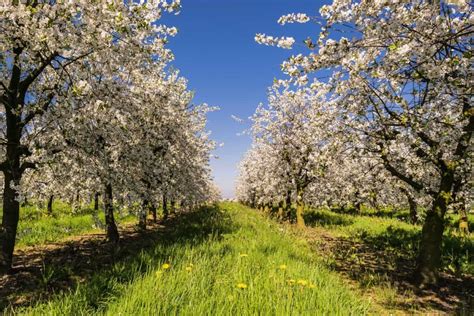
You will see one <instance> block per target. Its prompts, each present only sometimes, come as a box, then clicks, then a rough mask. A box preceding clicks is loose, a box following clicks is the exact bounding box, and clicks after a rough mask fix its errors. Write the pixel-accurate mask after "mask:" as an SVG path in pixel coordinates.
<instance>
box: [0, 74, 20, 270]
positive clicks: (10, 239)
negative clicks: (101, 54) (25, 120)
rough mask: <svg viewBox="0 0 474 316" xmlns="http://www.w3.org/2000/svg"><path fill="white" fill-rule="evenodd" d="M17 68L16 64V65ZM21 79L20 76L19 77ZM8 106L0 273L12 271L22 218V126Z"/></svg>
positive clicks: (0, 238)
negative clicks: (17, 234) (20, 201)
mask: <svg viewBox="0 0 474 316" xmlns="http://www.w3.org/2000/svg"><path fill="white" fill-rule="evenodd" d="M14 68H16V66H14ZM18 79H19V78H18ZM10 98H11V99H14V100H10V104H11V105H16V104H17V100H16V95H14V96H13V95H11V96H10ZM5 108H6V111H5V113H6V123H7V132H6V134H7V135H6V136H7V146H6V147H7V148H6V155H5V160H4V161H3V163H2V171H3V176H4V187H3V218H2V226H1V227H0V240H1V251H0V274H5V273H7V272H8V271H10V269H11V266H12V262H13V251H14V249H15V239H16V232H17V229H18V221H19V219H20V203H19V201H18V192H17V191H16V190H15V187H17V186H19V185H20V181H21V177H22V174H23V170H22V169H23V168H22V167H21V166H20V156H21V151H22V149H21V146H20V138H21V126H20V118H19V117H18V116H17V115H16V114H14V113H13V111H12V109H11V108H10V107H8V106H6V107H5Z"/></svg>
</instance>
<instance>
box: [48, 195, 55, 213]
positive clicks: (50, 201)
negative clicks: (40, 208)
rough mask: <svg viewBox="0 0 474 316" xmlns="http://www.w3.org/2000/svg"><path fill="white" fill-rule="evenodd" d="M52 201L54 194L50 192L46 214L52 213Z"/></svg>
mask: <svg viewBox="0 0 474 316" xmlns="http://www.w3.org/2000/svg"><path fill="white" fill-rule="evenodd" d="M53 201H54V195H53V194H51V195H50V196H49V199H48V214H49V215H53Z"/></svg>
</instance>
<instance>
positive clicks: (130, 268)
mask: <svg viewBox="0 0 474 316" xmlns="http://www.w3.org/2000/svg"><path fill="white" fill-rule="evenodd" d="M232 230H233V227H232V223H231V221H230V218H229V216H228V215H227V214H226V213H224V212H222V211H220V210H219V208H218V207H217V206H208V207H203V208H201V209H199V210H198V211H195V212H189V213H180V214H177V215H174V216H172V217H170V218H169V219H168V220H167V221H164V222H161V223H158V224H151V225H150V226H149V229H148V230H146V231H137V230H136V229H135V228H134V227H128V228H127V229H125V230H123V231H121V240H120V245H119V247H113V245H111V244H110V243H107V242H105V241H104V235H103V234H95V235H84V236H80V237H77V238H75V239H74V240H70V241H66V242H61V243H56V244H53V245H46V246H44V247H43V246H42V247H39V248H37V249H34V248H33V249H28V250H26V251H19V253H18V254H17V256H16V257H15V264H14V273H13V274H11V275H8V276H3V277H0V311H1V310H6V308H8V309H10V308H12V307H21V306H31V305H34V304H35V303H37V302H40V301H45V300H48V299H51V298H52V297H53V296H54V295H57V294H58V293H67V292H68V291H70V290H72V291H74V289H76V288H77V287H78V286H79V285H80V287H82V289H83V290H84V288H85V290H84V293H86V295H85V299H86V305H88V306H90V307H91V308H96V309H100V308H101V304H103V303H102V302H103V301H104V298H106V297H108V296H110V295H112V294H114V292H116V291H117V289H116V286H115V284H114V282H111V281H110V280H114V281H116V282H120V283H126V282H130V281H131V280H133V279H134V278H136V277H138V276H140V275H142V274H144V273H145V272H146V271H147V270H148V269H155V268H156V266H157V264H159V262H162V261H165V260H167V259H168V258H169V254H168V253H167V252H166V249H167V248H166V247H167V246H171V245H173V244H176V243H179V244H183V245H185V244H189V245H197V244H199V243H202V242H204V241H205V240H206V239H208V238H209V235H212V236H214V238H219V236H220V235H221V234H223V233H228V232H231V231H232ZM157 245H162V246H163V247H161V250H160V251H161V252H160V251H158V252H157V251H156V249H155V248H157V247H156V246H157ZM163 249H164V250H163ZM102 307H103V306H102ZM0 314H1V313H0Z"/></svg>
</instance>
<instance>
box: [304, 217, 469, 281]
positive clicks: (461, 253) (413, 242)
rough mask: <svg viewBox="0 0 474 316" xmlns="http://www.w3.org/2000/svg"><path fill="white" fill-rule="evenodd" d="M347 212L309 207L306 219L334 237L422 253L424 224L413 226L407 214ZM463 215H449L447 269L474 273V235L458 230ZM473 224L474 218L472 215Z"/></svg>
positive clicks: (445, 247) (445, 244) (445, 248)
mask: <svg viewBox="0 0 474 316" xmlns="http://www.w3.org/2000/svg"><path fill="white" fill-rule="evenodd" d="M369 213H370V212H368V211H365V212H363V213H362V215H358V214H354V213H350V214H345V213H344V212H333V211H330V210H327V209H317V210H314V209H312V210H307V211H306V214H305V216H306V222H307V224H308V225H310V226H319V227H324V228H325V229H327V230H328V231H330V232H331V233H332V234H333V235H334V236H338V237H344V238H349V239H352V240H356V241H360V242H365V243H367V244H370V245H372V246H374V247H376V248H379V249H384V250H386V251H391V252H392V253H395V254H396V253H397V252H403V254H404V255H407V256H408V257H411V258H412V259H414V258H415V257H416V256H417V254H418V249H419V242H420V236H421V228H422V226H421V225H412V224H409V223H407V222H406V221H404V220H402V219H403V217H397V216H394V217H390V216H382V217H380V216H368V215H369ZM458 222H459V215H453V214H448V215H447V217H446V229H445V233H444V238H443V257H442V259H443V267H442V268H443V269H444V270H446V271H450V272H454V273H459V272H462V273H467V274H471V275H472V274H474V262H473V261H472V256H473V254H474V234H472V233H471V235H470V236H461V235H460V234H459V230H458V229H457V227H458V225H459V223H458ZM469 222H470V226H471V227H472V226H473V222H474V218H473V217H472V215H470V216H469Z"/></svg>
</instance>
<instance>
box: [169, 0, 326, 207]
mask: <svg viewBox="0 0 474 316" xmlns="http://www.w3.org/2000/svg"><path fill="white" fill-rule="evenodd" d="M328 2H329V0H325V1H314V0H182V6H183V8H182V11H181V13H180V14H179V15H178V16H166V17H164V19H163V22H164V23H166V24H168V25H170V26H171V25H174V26H176V27H177V28H178V30H179V33H178V35H177V36H176V37H175V38H173V39H171V42H170V45H169V47H170V48H171V49H172V50H173V52H174V54H175V57H176V60H175V61H174V63H173V64H174V66H175V67H177V68H178V69H180V71H181V74H182V75H183V76H185V77H186V78H188V80H189V87H190V89H192V90H194V91H195V99H194V102H195V103H202V102H206V103H208V104H210V105H216V106H219V107H220V111H218V112H214V113H211V114H210V115H209V124H208V128H209V129H210V130H211V131H212V138H213V139H215V140H216V141H217V142H219V143H221V142H222V143H224V146H223V147H221V148H219V149H218V150H216V154H217V155H218V156H219V158H218V159H213V160H212V162H211V166H212V170H213V175H214V178H215V181H216V183H217V185H218V186H219V188H220V189H221V191H222V195H223V197H226V198H227V197H232V196H233V192H234V184H235V178H236V177H237V174H238V170H237V165H238V162H239V161H240V159H241V158H242V156H243V154H244V153H245V151H246V150H247V149H248V148H249V147H250V138H249V137H248V136H245V135H244V136H238V134H239V133H241V132H242V131H243V130H244V129H246V128H247V127H248V124H239V123H237V122H235V121H234V120H233V119H232V118H231V115H235V116H238V117H241V118H243V119H246V118H248V117H249V116H251V115H252V114H253V113H254V111H255V108H256V106H257V105H258V104H259V103H260V102H265V101H266V92H267V88H268V87H269V86H270V85H271V84H272V82H273V79H274V78H282V77H283V74H282V73H281V72H280V64H281V62H282V61H284V60H285V59H286V58H288V57H289V56H291V54H292V53H294V52H292V51H290V50H283V49H279V48H275V47H267V46H262V45H258V44H256V43H255V42H254V36H255V34H256V33H265V34H269V35H275V36H283V35H285V36H294V37H295V39H297V40H300V41H302V40H303V39H305V38H306V37H308V36H309V35H313V37H314V35H316V34H318V33H319V30H318V28H317V27H316V26H315V25H314V24H311V25H310V24H303V25H298V24H291V25H285V26H280V25H278V24H277V23H276V21H277V20H278V18H279V17H280V16H281V15H284V14H287V13H292V12H295V13H298V12H304V13H307V14H308V15H311V16H315V15H316V14H317V12H318V10H319V7H321V5H323V4H325V3H328Z"/></svg>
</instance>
